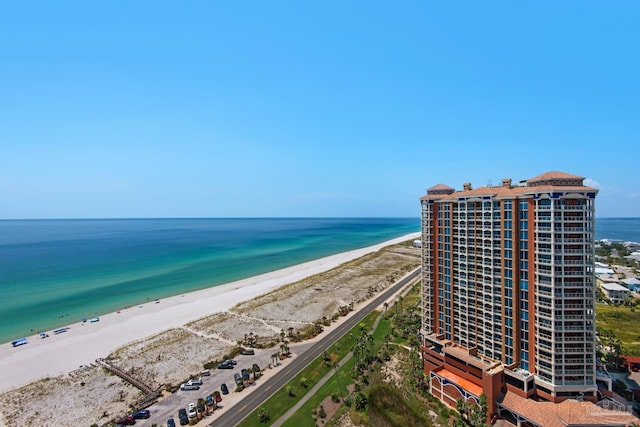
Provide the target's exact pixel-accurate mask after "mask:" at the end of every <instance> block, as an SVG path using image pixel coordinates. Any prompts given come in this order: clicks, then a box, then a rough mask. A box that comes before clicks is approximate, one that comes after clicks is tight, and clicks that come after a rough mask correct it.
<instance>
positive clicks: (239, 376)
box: [233, 372, 242, 385]
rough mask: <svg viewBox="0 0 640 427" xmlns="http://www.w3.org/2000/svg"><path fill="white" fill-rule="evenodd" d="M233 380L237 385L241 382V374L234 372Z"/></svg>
mask: <svg viewBox="0 0 640 427" xmlns="http://www.w3.org/2000/svg"><path fill="white" fill-rule="evenodd" d="M233 380H234V381H235V382H236V384H238V385H240V384H242V375H240V374H239V373H237V372H236V373H235V374H233Z"/></svg>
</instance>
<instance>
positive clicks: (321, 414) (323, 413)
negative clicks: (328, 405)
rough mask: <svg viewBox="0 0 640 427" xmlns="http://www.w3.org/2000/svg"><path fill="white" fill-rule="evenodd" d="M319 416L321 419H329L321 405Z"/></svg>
mask: <svg viewBox="0 0 640 427" xmlns="http://www.w3.org/2000/svg"><path fill="white" fill-rule="evenodd" d="M318 416H319V417H320V418H327V413H326V412H325V411H324V408H323V407H322V405H320V409H319V410H318Z"/></svg>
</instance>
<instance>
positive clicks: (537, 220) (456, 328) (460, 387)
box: [420, 172, 598, 414]
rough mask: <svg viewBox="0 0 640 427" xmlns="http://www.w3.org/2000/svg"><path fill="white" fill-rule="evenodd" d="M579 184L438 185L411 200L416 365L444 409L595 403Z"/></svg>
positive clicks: (587, 205)
mask: <svg viewBox="0 0 640 427" xmlns="http://www.w3.org/2000/svg"><path fill="white" fill-rule="evenodd" d="M583 181H584V178H582V177H579V176H575V175H570V174H567V173H562V172H548V173H545V174H542V175H540V176H537V177H535V178H532V179H529V180H527V181H521V182H520V183H518V184H517V185H513V184H512V181H511V180H510V179H504V180H503V181H502V185H500V186H487V187H481V188H477V189H473V188H472V186H471V184H464V186H463V189H462V190H460V191H456V190H454V189H453V188H451V187H448V186H446V185H442V184H439V185H436V186H434V187H431V188H429V189H428V190H427V194H426V195H424V196H423V197H422V198H421V199H420V201H421V220H422V221H421V223H422V331H421V335H422V340H423V360H424V368H425V373H426V374H427V375H429V377H430V388H431V392H432V394H434V395H435V396H437V397H439V398H440V399H441V400H443V401H444V402H445V403H447V404H449V405H451V406H454V407H455V402H456V400H457V399H465V400H469V401H477V400H478V399H479V394H482V393H483V394H485V395H486V396H487V400H488V402H489V412H490V413H491V414H496V413H497V411H498V410H499V407H498V406H499V396H500V395H501V394H502V395H504V393H506V392H507V391H511V392H513V393H515V394H517V395H518V396H521V397H524V398H529V397H533V396H534V395H535V396H536V397H537V398H538V399H544V400H547V401H551V402H561V401H563V400H565V399H568V398H574V399H575V398H580V399H587V400H595V399H596V363H595V362H596V360H595V306H594V304H595V295H596V284H595V277H594V257H595V254H594V226H595V216H594V209H595V205H594V202H595V197H596V194H597V191H598V190H597V189H595V188H591V187H588V186H585V185H584V184H583Z"/></svg>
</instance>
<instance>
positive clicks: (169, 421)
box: [167, 418, 176, 427]
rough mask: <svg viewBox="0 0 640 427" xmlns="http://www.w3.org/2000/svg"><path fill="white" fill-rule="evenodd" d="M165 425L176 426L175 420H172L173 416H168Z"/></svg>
mask: <svg viewBox="0 0 640 427" xmlns="http://www.w3.org/2000/svg"><path fill="white" fill-rule="evenodd" d="M167 427H176V422H175V421H174V420H173V418H169V419H168V420H167Z"/></svg>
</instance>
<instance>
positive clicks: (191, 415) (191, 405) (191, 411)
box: [189, 403, 198, 418]
mask: <svg viewBox="0 0 640 427" xmlns="http://www.w3.org/2000/svg"><path fill="white" fill-rule="evenodd" d="M196 415H198V413H197V412H196V405H195V404H194V403H189V418H195V417H196Z"/></svg>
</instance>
